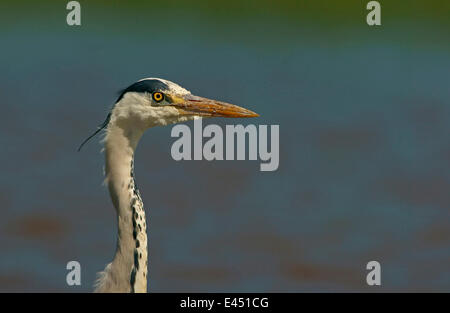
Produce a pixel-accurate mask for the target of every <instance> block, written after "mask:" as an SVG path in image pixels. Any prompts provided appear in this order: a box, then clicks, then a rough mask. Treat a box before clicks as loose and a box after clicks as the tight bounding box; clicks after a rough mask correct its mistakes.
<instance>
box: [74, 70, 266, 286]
mask: <svg viewBox="0 0 450 313" xmlns="http://www.w3.org/2000/svg"><path fill="white" fill-rule="evenodd" d="M256 116H258V114H256V113H254V112H252V111H250V110H247V109H244V108H242V107H239V106H236V105H233V104H229V103H225V102H221V101H216V100H211V99H207V98H203V97H198V96H194V95H192V94H191V93H190V92H189V91H188V90H186V89H184V88H183V87H181V86H179V85H177V84H175V83H173V82H170V81H167V80H164V79H160V78H145V79H142V80H139V81H137V82H136V83H134V84H132V85H130V86H129V87H128V88H126V89H124V90H123V91H122V92H121V93H120V96H119V98H118V99H117V101H116V103H115V104H114V106H113V108H112V110H111V111H110V113H109V114H108V116H107V118H106V120H105V121H104V122H103V124H101V125H100V126H99V127H98V129H97V130H96V131H95V132H94V134H92V135H91V136H90V137H88V138H87V139H86V140H85V141H84V142H83V143H82V144H81V145H80V148H79V150H80V149H81V147H82V146H83V145H84V144H85V143H86V142H87V141H88V140H89V139H91V138H92V137H93V136H95V135H96V134H97V133H99V132H100V131H101V130H103V129H104V130H105V137H104V152H105V182H106V185H107V186H108V189H109V193H110V196H111V200H112V203H113V205H114V207H115V209H116V213H117V225H118V236H117V247H116V252H115V255H114V258H113V261H112V262H111V263H109V264H108V265H107V266H106V268H105V270H104V271H103V272H100V273H99V274H98V279H97V281H96V284H95V292H146V291H147V279H148V277H147V267H148V258H147V224H146V219H145V211H144V205H143V202H142V198H141V195H140V193H139V190H138V189H137V187H136V183H135V180H134V170H133V160H134V152H135V149H136V146H137V144H138V142H139V140H140V138H141V136H142V135H143V133H144V132H145V131H146V130H147V129H148V128H151V127H154V126H165V125H169V124H174V123H178V122H184V121H188V120H192V119H196V118H201V117H256Z"/></svg>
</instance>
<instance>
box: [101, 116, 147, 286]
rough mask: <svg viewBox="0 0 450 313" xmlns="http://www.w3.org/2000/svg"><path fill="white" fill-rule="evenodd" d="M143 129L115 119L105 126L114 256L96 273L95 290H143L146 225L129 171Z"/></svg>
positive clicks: (106, 165) (137, 193) (145, 273)
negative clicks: (114, 224) (113, 215)
mask: <svg viewBox="0 0 450 313" xmlns="http://www.w3.org/2000/svg"><path fill="white" fill-rule="evenodd" d="M144 131H145V129H144V128H142V127H128V126H127V125H126V124H125V123H115V120H111V122H110V124H109V125H108V129H107V134H106V138H105V174H106V183H107V185H108V189H109V193H110V196H111V200H112V202H113V204H114V207H115V209H116V212H117V226H118V239H117V249H116V253H115V256H114V259H113V261H112V263H110V264H108V265H107V266H106V268H105V270H104V272H102V273H100V275H99V279H98V280H97V284H96V289H95V291H96V292H146V291H147V265H148V264H147V263H148V260H147V233H146V228H147V227H146V226H147V224H146V219H145V211H144V206H143V203H142V199H141V196H140V194H139V191H138V189H137V186H136V184H135V181H134V172H133V156H134V151H135V149H136V146H137V144H138V142H139V139H140V138H141V136H142V134H143V133H144Z"/></svg>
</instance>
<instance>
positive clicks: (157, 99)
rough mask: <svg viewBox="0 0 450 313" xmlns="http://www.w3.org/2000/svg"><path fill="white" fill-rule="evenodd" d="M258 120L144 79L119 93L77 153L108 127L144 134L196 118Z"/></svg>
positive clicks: (237, 109)
mask: <svg viewBox="0 0 450 313" xmlns="http://www.w3.org/2000/svg"><path fill="white" fill-rule="evenodd" d="M257 116H259V115H258V114H257V113H255V112H252V111H250V110H247V109H244V108H242V107H239V106H237V105H233V104H230V103H226V102H222V101H218V100H212V99H208V98H203V97H199V96H195V95H193V94H191V92H190V91H188V90H186V89H184V88H183V87H181V86H179V85H177V84H175V83H173V82H171V81H168V80H164V79H161V78H145V79H141V80H139V81H137V82H135V83H134V84H132V85H130V86H129V87H127V88H126V89H124V90H122V91H121V93H120V96H119V98H118V99H117V101H116V103H115V105H114V107H113V109H112V110H111V112H110V113H109V114H108V117H107V118H106V120H105V122H104V123H103V124H101V125H100V126H99V128H98V129H97V131H96V132H95V133H94V134H93V135H91V136H90V137H89V138H88V139H86V140H85V141H84V142H83V143H82V144H81V146H80V148H79V149H81V147H82V146H83V145H84V143H86V142H87V141H88V140H89V139H90V138H92V137H93V136H94V135H96V134H97V133H98V132H99V131H100V130H102V129H104V128H106V127H107V126H108V125H110V124H115V125H119V126H121V127H123V128H126V129H138V130H141V131H143V130H145V129H147V128H149V127H154V126H164V125H168V124H173V123H178V122H185V121H188V120H192V119H196V118H199V117H234V118H244V117H257Z"/></svg>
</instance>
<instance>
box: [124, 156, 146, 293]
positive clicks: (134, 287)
mask: <svg viewBox="0 0 450 313" xmlns="http://www.w3.org/2000/svg"><path fill="white" fill-rule="evenodd" d="M130 176H131V179H130V183H129V185H128V190H129V191H130V194H131V196H130V199H131V200H130V201H131V202H130V209H131V211H132V218H131V220H132V223H133V240H134V243H135V248H134V264H133V267H132V269H131V275H130V285H131V292H146V291H147V265H148V260H147V225H146V222H145V211H144V204H143V202H142V198H141V195H140V193H139V190H138V187H137V185H136V183H135V181H134V162H133V158H132V159H131V171H130Z"/></svg>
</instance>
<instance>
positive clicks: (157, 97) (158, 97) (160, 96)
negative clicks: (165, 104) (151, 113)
mask: <svg viewBox="0 0 450 313" xmlns="http://www.w3.org/2000/svg"><path fill="white" fill-rule="evenodd" d="M163 99H164V95H163V94H162V93H161V92H154V93H153V100H155V101H156V102H161V101H162V100H163Z"/></svg>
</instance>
